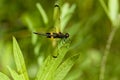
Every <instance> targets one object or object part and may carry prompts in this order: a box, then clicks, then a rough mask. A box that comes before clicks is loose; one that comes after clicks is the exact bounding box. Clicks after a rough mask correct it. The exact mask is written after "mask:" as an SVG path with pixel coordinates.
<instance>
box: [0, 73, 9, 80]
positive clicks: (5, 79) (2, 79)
mask: <svg viewBox="0 0 120 80" xmlns="http://www.w3.org/2000/svg"><path fill="white" fill-rule="evenodd" d="M0 80H10V78H9V77H8V76H7V75H5V74H3V73H1V72H0Z"/></svg>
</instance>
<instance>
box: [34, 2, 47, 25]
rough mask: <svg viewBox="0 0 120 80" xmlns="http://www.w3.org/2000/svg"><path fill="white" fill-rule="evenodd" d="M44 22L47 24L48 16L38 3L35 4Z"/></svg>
mask: <svg viewBox="0 0 120 80" xmlns="http://www.w3.org/2000/svg"><path fill="white" fill-rule="evenodd" d="M36 6H37V8H38V10H39V12H40V14H41V16H42V18H43V21H44V23H45V24H48V17H47V14H46V13H45V11H44V9H43V8H42V6H41V4H40V3H37V4H36Z"/></svg>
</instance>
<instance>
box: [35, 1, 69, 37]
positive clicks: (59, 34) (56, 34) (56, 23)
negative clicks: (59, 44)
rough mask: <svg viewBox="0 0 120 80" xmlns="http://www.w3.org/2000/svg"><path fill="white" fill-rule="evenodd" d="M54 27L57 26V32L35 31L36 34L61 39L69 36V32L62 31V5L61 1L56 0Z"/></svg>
mask: <svg viewBox="0 0 120 80" xmlns="http://www.w3.org/2000/svg"><path fill="white" fill-rule="evenodd" d="M53 16H54V17H53V19H54V27H55V28H56V32H47V33H39V32H33V33H34V34H36V35H40V36H46V37H47V38H59V39H67V38H69V33H62V32H61V31H60V27H61V26H60V6H59V2H58V1H56V2H55V5H54V15H53Z"/></svg>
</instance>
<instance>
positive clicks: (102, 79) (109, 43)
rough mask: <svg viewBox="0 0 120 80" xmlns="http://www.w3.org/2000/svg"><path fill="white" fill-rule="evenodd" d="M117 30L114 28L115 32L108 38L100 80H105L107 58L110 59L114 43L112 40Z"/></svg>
mask: <svg viewBox="0 0 120 80" xmlns="http://www.w3.org/2000/svg"><path fill="white" fill-rule="evenodd" d="M116 30H117V28H113V30H112V31H111V33H110V35H109V37H108V40H107V44H106V47H105V51H104V55H103V58H102V61H101V68H100V77H99V80H104V76H105V75H104V74H105V68H106V62H107V57H108V54H109V51H110V47H111V43H112V40H113V38H114V35H115V32H116Z"/></svg>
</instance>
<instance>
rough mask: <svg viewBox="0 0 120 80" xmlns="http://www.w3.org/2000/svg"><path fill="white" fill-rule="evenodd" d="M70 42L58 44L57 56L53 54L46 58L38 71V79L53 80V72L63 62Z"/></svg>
mask: <svg viewBox="0 0 120 80" xmlns="http://www.w3.org/2000/svg"><path fill="white" fill-rule="evenodd" d="M69 44H70V43H69V42H68V43H63V41H62V42H61V43H60V44H59V45H58V48H57V54H59V55H58V57H57V58H53V57H52V56H51V55H50V56H48V58H47V59H46V60H45V62H44V64H43V65H42V67H41V69H40V70H39V71H38V74H37V77H36V80H53V79H52V77H53V72H54V71H55V70H56V69H57V67H58V66H59V65H60V63H61V62H62V60H63V58H64V56H65V54H66V52H67V51H68V47H69Z"/></svg>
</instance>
